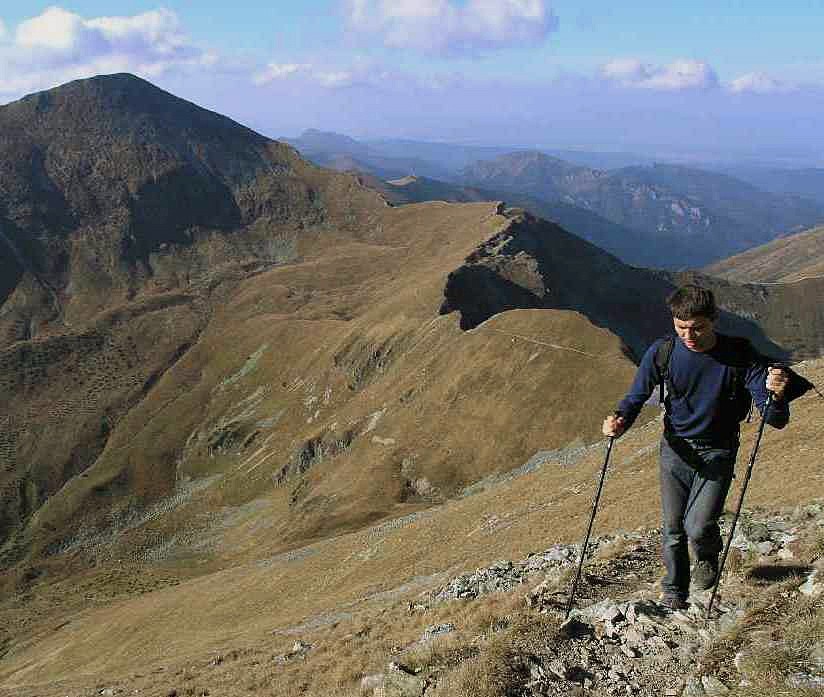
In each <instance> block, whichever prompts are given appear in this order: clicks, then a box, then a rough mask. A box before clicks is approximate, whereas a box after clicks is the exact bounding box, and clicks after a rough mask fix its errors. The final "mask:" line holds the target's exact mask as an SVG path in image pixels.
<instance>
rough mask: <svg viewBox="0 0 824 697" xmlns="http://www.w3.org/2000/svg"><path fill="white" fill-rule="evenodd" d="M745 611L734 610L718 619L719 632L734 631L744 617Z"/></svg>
mask: <svg viewBox="0 0 824 697" xmlns="http://www.w3.org/2000/svg"><path fill="white" fill-rule="evenodd" d="M744 614H745V613H744V611H743V610H733V611H732V612H727V613H725V614H723V615H721V617H720V618H719V619H718V631H719V632H728V631H729V630H730V629H732V628H733V627H734V626H735V625H736V624H738V622H739V621H740V620H741V618H742V617H744Z"/></svg>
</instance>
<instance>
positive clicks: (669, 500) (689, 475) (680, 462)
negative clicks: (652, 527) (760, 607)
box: [660, 434, 738, 600]
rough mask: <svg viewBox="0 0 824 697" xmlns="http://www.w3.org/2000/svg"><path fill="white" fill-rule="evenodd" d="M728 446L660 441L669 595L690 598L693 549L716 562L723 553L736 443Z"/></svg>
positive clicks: (666, 438)
mask: <svg viewBox="0 0 824 697" xmlns="http://www.w3.org/2000/svg"><path fill="white" fill-rule="evenodd" d="M725 446H726V447H717V445H708V444H701V443H698V442H696V441H693V440H686V439H683V438H677V437H672V436H670V435H668V434H667V435H665V436H664V437H663V438H662V439H661V455H660V463H661V465H660V481H661V513H662V530H661V532H662V537H663V540H662V545H663V556H664V566H665V567H666V569H667V574H666V576H665V577H664V580H663V581H662V582H661V587H662V588H663V591H664V594H665V595H673V596H677V597H679V598H682V599H684V600H686V599H687V597H688V596H689V587H690V558H689V551H688V544H687V541H688V540H689V543H690V544H692V548H693V551H694V553H695V557H696V560H702V559H709V560H713V561H714V560H715V559H717V557H718V555H719V554H720V552H721V549H722V543H721V531H720V529H719V527H718V518H719V516H720V515H721V513H722V512H723V510H724V500H725V499H726V498H727V492H728V491H729V489H730V483H731V482H732V478H733V470H734V467H735V456H736V454H737V452H738V442H737V440H736V441H731V442H730V443H729V444H725Z"/></svg>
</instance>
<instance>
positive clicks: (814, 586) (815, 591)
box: [798, 569, 824, 596]
mask: <svg viewBox="0 0 824 697" xmlns="http://www.w3.org/2000/svg"><path fill="white" fill-rule="evenodd" d="M798 590H799V591H800V592H801V593H803V594H804V595H810V596H812V595H819V594H820V593H821V591H823V590H824V583H820V582H819V580H818V569H813V571H812V573H810V575H809V576H807V580H806V581H804V583H802V584H801V585H800V586H799V588H798Z"/></svg>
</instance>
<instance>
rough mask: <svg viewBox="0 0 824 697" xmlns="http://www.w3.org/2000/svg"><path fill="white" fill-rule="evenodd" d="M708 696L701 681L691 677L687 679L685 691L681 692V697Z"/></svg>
mask: <svg viewBox="0 0 824 697" xmlns="http://www.w3.org/2000/svg"><path fill="white" fill-rule="evenodd" d="M706 694H707V693H706V692H705V690H704V685H703V684H702V683H701V680H700V679H698V678H696V677H693V676H690V677H688V678H687V682H686V684H685V685H684V690H683V692H681V697H705V695H706Z"/></svg>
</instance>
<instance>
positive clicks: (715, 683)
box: [701, 675, 730, 697]
mask: <svg viewBox="0 0 824 697" xmlns="http://www.w3.org/2000/svg"><path fill="white" fill-rule="evenodd" d="M701 684H702V685H703V687H704V692H706V693H707V695H708V697H716V696H717V695H725V694H727V693H728V692H729V691H730V688H728V687H727V686H726V685H725V684H724V683H722V682H721V681H720V680H719V679H718V678H716V677H715V676H714V675H704V676H703V677H702V678H701Z"/></svg>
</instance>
